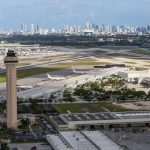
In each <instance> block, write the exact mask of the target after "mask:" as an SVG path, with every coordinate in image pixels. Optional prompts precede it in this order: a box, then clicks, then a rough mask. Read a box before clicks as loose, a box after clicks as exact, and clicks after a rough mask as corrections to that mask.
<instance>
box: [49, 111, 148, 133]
mask: <svg viewBox="0 0 150 150" xmlns="http://www.w3.org/2000/svg"><path fill="white" fill-rule="evenodd" d="M50 118H51V122H52V123H53V125H54V127H55V128H56V129H58V130H61V131H62V130H67V128H68V130H72V129H87V130H91V129H92V130H93V129H99V128H105V127H107V128H108V127H113V126H114V127H115V126H116V125H118V126H120V127H122V126H123V127H124V126H145V125H149V124H150V112H117V113H114V112H100V113H77V114H60V115H59V116H57V119H55V118H56V117H55V118H54V119H53V117H50ZM57 120H59V122H57Z"/></svg>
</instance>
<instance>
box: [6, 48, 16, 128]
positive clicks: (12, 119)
mask: <svg viewBox="0 0 150 150" xmlns="http://www.w3.org/2000/svg"><path fill="white" fill-rule="evenodd" d="M4 63H5V65H6V88H7V127H8V128H13V129H16V128H17V125H18V122H17V92H16V64H17V63H18V57H17V56H16V53H15V52H14V51H12V50H8V52H7V54H6V57H5V58H4Z"/></svg>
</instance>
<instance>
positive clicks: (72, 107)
mask: <svg viewBox="0 0 150 150" xmlns="http://www.w3.org/2000/svg"><path fill="white" fill-rule="evenodd" d="M53 107H54V108H55V109H56V110H57V111H58V112H59V113H68V112H69V111H70V112H71V113H86V112H90V113H96V112H106V111H113V112H122V111H131V110H129V109H125V108H123V107H120V106H116V105H114V104H111V103H105V102H101V103H74V104H72V103H71V104H54V105H53Z"/></svg>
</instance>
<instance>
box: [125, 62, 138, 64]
mask: <svg viewBox="0 0 150 150" xmlns="http://www.w3.org/2000/svg"><path fill="white" fill-rule="evenodd" d="M123 63H124V64H136V62H132V61H125V62H123Z"/></svg>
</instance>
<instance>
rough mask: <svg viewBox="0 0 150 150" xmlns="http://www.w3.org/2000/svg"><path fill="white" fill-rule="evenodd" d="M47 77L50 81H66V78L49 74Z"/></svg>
mask: <svg viewBox="0 0 150 150" xmlns="http://www.w3.org/2000/svg"><path fill="white" fill-rule="evenodd" d="M47 77H48V79H50V80H56V81H60V80H65V79H66V78H65V77H52V76H50V75H49V74H48V73H47Z"/></svg>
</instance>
